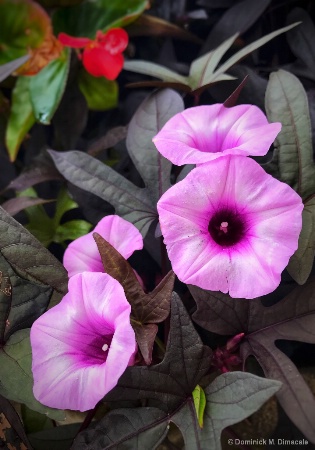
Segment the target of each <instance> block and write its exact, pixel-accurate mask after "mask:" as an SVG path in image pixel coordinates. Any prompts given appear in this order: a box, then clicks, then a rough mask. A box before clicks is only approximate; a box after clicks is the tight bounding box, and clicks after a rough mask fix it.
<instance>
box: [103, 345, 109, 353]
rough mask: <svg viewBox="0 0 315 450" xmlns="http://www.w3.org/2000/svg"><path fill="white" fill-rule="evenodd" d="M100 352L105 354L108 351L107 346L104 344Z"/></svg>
mask: <svg viewBox="0 0 315 450" xmlns="http://www.w3.org/2000/svg"><path fill="white" fill-rule="evenodd" d="M102 350H103V352H106V351H107V350H108V344H104V345H103V347H102Z"/></svg>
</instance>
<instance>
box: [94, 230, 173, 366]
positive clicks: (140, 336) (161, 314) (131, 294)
mask: <svg viewBox="0 0 315 450" xmlns="http://www.w3.org/2000/svg"><path fill="white" fill-rule="evenodd" d="M93 236H94V239H95V242H96V244H97V246H98V250H99V252H100V255H101V258H102V262H103V266H104V269H105V272H106V273H108V274H109V275H111V276H112V277H113V278H115V279H116V280H117V281H119V283H120V284H121V285H122V286H123V288H124V291H125V294H126V297H127V299H128V301H129V303H130V304H131V323H132V325H133V327H134V329H135V332H136V336H137V342H138V345H139V348H140V351H141V354H142V356H143V359H144V360H145V362H146V364H150V363H151V360H152V349H153V344H154V339H155V336H156V333H157V331H158V327H157V326H156V325H154V324H156V323H160V322H163V321H164V320H165V319H166V318H167V317H168V315H169V311H170V303H171V295H172V291H173V286H174V280H175V275H174V273H173V272H172V271H171V272H169V273H168V274H167V275H166V276H165V277H164V278H163V280H162V281H161V282H160V283H159V285H158V286H157V287H156V288H155V289H154V290H153V291H152V292H150V293H148V294H146V293H145V292H144V291H143V289H142V287H141V285H140V283H139V281H138V280H137V278H136V276H135V273H134V271H133V269H132V267H131V266H130V264H129V263H128V261H126V260H125V258H123V257H122V256H121V254H120V253H119V252H118V251H117V250H116V249H115V248H114V247H113V246H112V245H110V244H109V243H108V242H107V241H106V240H105V239H103V238H102V237H101V236H100V235H99V234H97V233H93Z"/></svg>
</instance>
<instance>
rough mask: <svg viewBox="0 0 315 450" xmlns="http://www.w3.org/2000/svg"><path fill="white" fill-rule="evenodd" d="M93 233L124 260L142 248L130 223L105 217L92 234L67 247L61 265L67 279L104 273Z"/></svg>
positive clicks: (139, 239) (138, 237)
mask: <svg viewBox="0 0 315 450" xmlns="http://www.w3.org/2000/svg"><path fill="white" fill-rule="evenodd" d="M94 232H96V233H98V234H100V235H101V236H102V237H103V238H104V239H106V241H107V242H109V243H110V244H111V245H112V246H113V247H115V249H116V250H117V251H119V253H120V254H121V255H122V256H123V257H124V258H125V259H128V258H129V257H130V256H131V255H132V254H133V252H134V251H135V250H141V249H142V248H143V239H142V236H141V234H140V232H139V231H138V229H137V228H136V227H135V226H134V225H133V224H132V223H130V222H128V221H127V220H125V219H122V218H121V217H119V216H117V215H111V216H106V217H104V218H103V219H101V220H100V221H99V222H98V224H97V225H96V227H95V228H94V230H93V231H92V232H90V233H88V234H86V235H85V236H81V237H79V238H78V239H75V240H74V241H73V242H71V244H69V246H68V247H67V249H66V251H65V253H64V257H63V264H64V266H65V268H66V269H67V271H68V275H69V277H72V276H73V275H75V274H78V273H81V272H84V271H87V272H104V267H103V264H102V259H101V255H100V254H99V251H98V248H97V245H96V243H95V241H94V238H93V233H94Z"/></svg>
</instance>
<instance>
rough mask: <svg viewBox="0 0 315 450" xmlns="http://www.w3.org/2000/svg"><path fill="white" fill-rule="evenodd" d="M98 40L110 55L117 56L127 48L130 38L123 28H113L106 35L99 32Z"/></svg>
mask: <svg viewBox="0 0 315 450" xmlns="http://www.w3.org/2000/svg"><path fill="white" fill-rule="evenodd" d="M96 40H97V42H98V44H99V45H100V46H101V47H102V48H104V49H105V50H106V51H107V52H108V53H110V54H111V55H117V54H118V53H122V52H123V51H124V50H125V49H126V48H127V45H128V40H129V37H128V33H127V32H126V31H125V30H124V29H123V28H112V29H111V30H109V31H107V32H106V33H103V32H102V31H98V32H97V34H96Z"/></svg>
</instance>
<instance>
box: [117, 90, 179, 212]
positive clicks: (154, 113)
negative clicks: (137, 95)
mask: <svg viewBox="0 0 315 450" xmlns="http://www.w3.org/2000/svg"><path fill="white" fill-rule="evenodd" d="M183 109H184V103H183V100H182V98H181V96H180V95H179V94H178V93H177V92H175V91H173V90H169V89H165V90H162V91H159V92H155V93H153V94H152V95H150V96H149V97H147V98H146V99H145V100H144V102H142V103H141V105H140V106H139V108H138V109H137V111H136V113H135V115H134V116H133V118H132V120H131V122H130V124H129V126H128V133H127V141H126V145H127V149H128V153H129V155H130V157H131V159H132V161H133V163H134V164H135V166H136V168H137V169H138V171H139V173H140V175H141V177H142V178H143V181H144V183H145V185H146V186H147V188H148V190H149V192H150V195H151V197H152V201H153V202H154V203H156V202H157V201H158V200H159V198H160V197H161V195H162V194H164V192H165V191H166V190H167V189H169V188H170V187H171V183H170V175H171V168H172V163H171V162H170V161H168V160H167V159H166V158H164V157H163V156H162V155H161V153H160V152H158V151H157V149H156V147H155V145H154V144H153V142H152V139H153V137H154V136H155V135H156V134H157V133H158V131H160V130H161V128H162V127H163V126H164V125H165V123H166V122H167V121H168V120H169V119H170V118H171V117H173V116H174V115H175V114H177V113H179V112H181V111H183Z"/></svg>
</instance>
